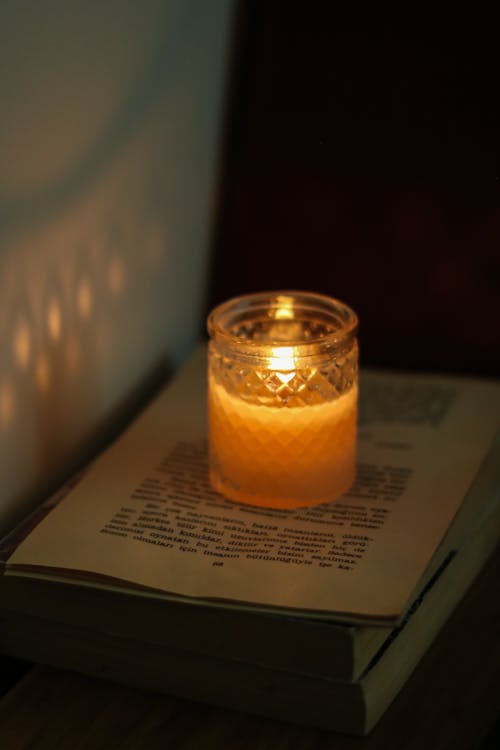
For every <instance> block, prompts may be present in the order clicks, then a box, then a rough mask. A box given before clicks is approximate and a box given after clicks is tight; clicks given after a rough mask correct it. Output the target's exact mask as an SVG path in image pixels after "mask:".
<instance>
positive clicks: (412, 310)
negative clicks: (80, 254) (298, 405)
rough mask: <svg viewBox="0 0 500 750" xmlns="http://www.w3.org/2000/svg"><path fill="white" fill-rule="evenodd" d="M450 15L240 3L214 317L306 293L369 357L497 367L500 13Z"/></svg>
mask: <svg viewBox="0 0 500 750" xmlns="http://www.w3.org/2000/svg"><path fill="white" fill-rule="evenodd" d="M306 11H307V12H306ZM453 13H454V15H453V18H448V19H447V21H446V23H445V24H443V25H439V23H437V22H436V21H435V19H433V18H430V17H429V18H423V19H416V18H411V17H410V18H409V19H408V20H406V21H404V22H403V21H401V22H400V21H394V20H393V21H386V22H384V21H382V20H380V18H377V19H371V20H364V21H363V22H362V21H361V20H360V18H362V17H363V14H361V13H360V14H359V15H360V18H358V19H357V20H356V21H355V22H346V21H345V20H342V19H340V18H339V17H338V16H337V14H336V12H335V4H328V3H309V4H307V6H304V5H303V4H293V3H292V4H288V3H279V2H267V3H264V2H254V3H246V4H243V5H242V16H241V18H242V23H241V26H240V33H239V36H238V45H237V54H236V56H235V61H236V64H235V74H234V80H233V87H232V95H231V99H230V102H231V106H230V112H229V130H228V135H229V139H228V150H227V159H226V168H225V173H224V180H223V193H222V196H223V200H222V203H221V210H220V221H219V225H218V231H217V235H216V241H215V253H214V260H213V268H212V272H213V273H212V282H211V286H210V295H209V300H208V305H207V308H210V307H212V306H213V305H214V304H216V303H218V302H220V301H222V300H224V299H226V298H228V297H231V296H234V295H237V294H241V293H246V292H252V291H258V290H263V289H286V288H288V289H309V290H314V291H318V292H322V293H326V294H330V295H333V296H336V297H339V298H340V299H342V300H344V301H345V302H347V303H349V304H351V305H352V307H354V309H355V310H356V311H357V312H358V314H359V317H360V321H361V326H360V342H361V356H362V362H363V363H364V364H372V365H381V366H391V367H397V368H412V369H425V370H441V371H447V372H454V371H455V372H463V373H475V374H481V375H499V374H500V347H499V337H498V330H497V329H498V322H499V321H500V304H499V299H500V296H499V293H498V286H499V284H498V282H499V278H500V273H499V272H500V253H499V243H500V212H499V202H500V183H499V181H498V180H499V177H498V175H499V173H500V150H499V135H500V128H499V126H500V105H499V96H498V80H499V73H500V66H499V59H498V33H497V30H498V14H493V15H490V16H489V17H487V18H486V17H485V18H483V19H478V18H476V17H475V16H472V17H471V15H470V14H468V15H467V14H465V13H464V15H463V17H459V16H458V15H457V13H456V11H455V10H454V11H453Z"/></svg>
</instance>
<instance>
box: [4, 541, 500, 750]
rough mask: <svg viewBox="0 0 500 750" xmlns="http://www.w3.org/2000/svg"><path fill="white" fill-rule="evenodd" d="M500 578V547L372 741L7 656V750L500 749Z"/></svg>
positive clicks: (5, 724)
mask: <svg viewBox="0 0 500 750" xmlns="http://www.w3.org/2000/svg"><path fill="white" fill-rule="evenodd" d="M499 582H500V550H498V551H497V553H496V554H495V555H494V556H493V557H492V558H491V560H490V562H489V563H488V565H487V566H486V568H485V569H484V570H483V572H482V573H481V575H480V576H479V578H478V579H477V580H476V582H475V583H474V585H473V586H472V588H471V589H470V590H469V592H468V593H467V595H466V597H465V598H464V600H463V601H462V603H461V604H460V606H459V607H458V608H457V610H456V611H455V613H454V614H453V616H452V617H451V619H450V620H449V622H448V623H447V625H446V627H445V628H444V630H443V631H442V632H441V634H440V635H439V636H438V638H437V639H436V641H435V642H434V644H433V646H432V647H431V649H430V650H429V651H428V653H427V654H426V656H425V657H424V659H423V660H422V662H421V663H420V665H419V666H418V668H417V670H416V671H415V672H414V674H413V675H412V677H411V678H410V680H409V681H408V683H407V684H406V686H405V687H404V688H403V690H402V691H401V693H400V694H399V696H398V697H397V698H396V700H395V701H394V703H393V704H392V706H391V707H390V708H389V710H388V711H387V712H386V714H385V715H384V716H383V717H382V719H381V721H380V723H379V724H378V725H377V727H376V728H375V729H374V730H373V732H372V733H371V734H370V735H369V736H368V737H364V738H355V737H345V736H342V735H339V734H336V733H334V732H327V731H323V730H317V729H310V728H307V727H298V726H293V725H291V724H286V723H283V722H278V721H274V720H270V719H265V718H261V717H254V716H250V715H246V714H242V713H237V712H234V711H226V710H222V709H219V708H214V707H211V706H207V705H201V704H197V703H191V702H189V701H185V700H179V699H176V698H173V697H170V696H165V695H159V694H155V693H148V692H145V691H141V690H136V689H133V688H128V687H123V686H119V685H113V684H110V683H106V682H102V681H99V680H94V679H90V678H86V677H82V676H79V675H76V674H73V673H70V672H63V671H59V670H55V669H50V668H48V667H40V666H39V667H31V666H28V668H27V671H26V672H25V674H24V676H23V677H21V679H18V680H16V677H17V676H18V675H17V674H16V671H17V672H21V671H22V665H18V664H16V663H13V662H12V661H9V660H5V662H4V664H5V665H6V666H5V668H4V670H3V675H4V678H3V679H4V688H5V692H4V694H3V696H2V697H1V698H0V748H1V750H28V748H29V749H30V750H38V749H40V750H65V749H66V748H71V750H83V749H88V750H101V748H102V750H114V748H117V749H119V750H149V748H167V747H168V748H176V750H188V749H189V750H194V749H195V748H196V749H199V748H203V750H212V748H223V749H226V748H231V750H244V749H247V748H248V749H250V748H257V749H259V750H265V749H268V748H269V749H271V748H272V749H273V750H347V749H353V748H361V749H362V750H374V749H375V748H380V749H382V748H384V750H392V748H397V750H410V749H412V750H417V749H418V750H444V749H445V748H453V750H476V749H477V748H480V749H481V750H494V749H495V750H498V748H500V721H499V717H500V596H499V592H500V584H499ZM1 666H2V661H1V657H0V667H1ZM9 673H10V676H11V679H10V682H11V683H14V684H13V685H11V686H7V684H6V682H7V678H6V675H7V676H8V674H9ZM1 683H2V680H1V679H0V685H1ZM235 689H237V686H235Z"/></svg>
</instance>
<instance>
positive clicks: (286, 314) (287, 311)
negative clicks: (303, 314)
mask: <svg viewBox="0 0 500 750" xmlns="http://www.w3.org/2000/svg"><path fill="white" fill-rule="evenodd" d="M278 304H279V307H278V309H277V310H276V314H275V316H274V317H275V318H276V320H291V319H292V318H293V301H292V300H291V299H290V297H278Z"/></svg>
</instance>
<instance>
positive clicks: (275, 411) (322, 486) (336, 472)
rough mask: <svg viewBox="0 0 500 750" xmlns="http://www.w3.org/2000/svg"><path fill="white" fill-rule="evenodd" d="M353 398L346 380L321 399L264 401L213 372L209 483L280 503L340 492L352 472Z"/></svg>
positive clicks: (253, 499) (256, 500)
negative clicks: (335, 394) (339, 390)
mask: <svg viewBox="0 0 500 750" xmlns="http://www.w3.org/2000/svg"><path fill="white" fill-rule="evenodd" d="M356 402H357V389H356V388H351V390H350V391H348V392H347V393H345V394H343V395H342V396H340V397H339V398H338V399H335V400H333V401H328V402H324V403H320V404H314V405H305V406H299V407H296V408H290V409H287V408H286V407H283V408H280V407H266V406H264V405H261V404H252V403H249V402H248V401H245V400H244V399H242V398H238V396H236V395H232V394H229V393H228V392H227V391H226V390H225V389H224V387H223V386H221V385H220V384H219V383H216V382H215V381H214V380H213V379H211V380H210V386H209V415H210V419H209V424H210V450H211V454H212V459H211V460H212V465H213V466H216V467H217V469H216V471H212V475H211V476H212V482H213V484H214V485H215V487H216V489H217V490H218V491H219V492H221V493H222V494H223V495H226V497H231V498H233V499H234V500H238V501H239V502H243V503H250V504H252V505H265V506H271V507H272V506H274V507H277V508H293V507H300V506H305V505H314V504H316V503H318V502H326V501H330V500H333V499H335V498H337V497H339V496H340V495H341V494H342V493H343V492H345V491H346V490H347V489H348V488H349V487H350V485H351V484H352V482H353V479H354V466H355V455H356ZM304 446H305V447H304Z"/></svg>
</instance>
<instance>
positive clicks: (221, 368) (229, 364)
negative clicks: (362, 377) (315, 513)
mask: <svg viewBox="0 0 500 750" xmlns="http://www.w3.org/2000/svg"><path fill="white" fill-rule="evenodd" d="M357 325H358V320H357V316H356V314H355V313H354V312H353V311H352V310H351V309H350V308H349V307H347V305H345V304H343V303H342V302H340V301H339V300H336V299H331V298H329V297H325V296H323V295H319V294H312V293H306V292H268V293H259V294H252V295H246V296H242V297H238V298H235V299H232V300H229V301H228V302H225V303H223V304H222V305H219V306H218V307H216V308H215V309H214V310H213V311H212V313H211V314H210V315H209V317H208V322H207V327H208V332H209V336H210V343H209V357H208V423H209V456H210V479H211V483H212V486H213V487H214V489H215V490H217V491H218V492H220V493H221V494H223V495H225V496H226V497H227V498H230V499H232V500H236V501H238V502H241V503H248V504H250V505H258V506H265V507H273V508H295V507H301V506H308V505H315V504H319V503H324V502H329V501H331V500H335V499H336V498H338V497H339V496H340V495H342V494H343V493H344V492H345V491H346V490H347V489H348V488H349V487H350V486H351V484H352V482H353V480H354V474H355V458H356V422H357V400H358V345H357V339H356V333H357Z"/></svg>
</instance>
